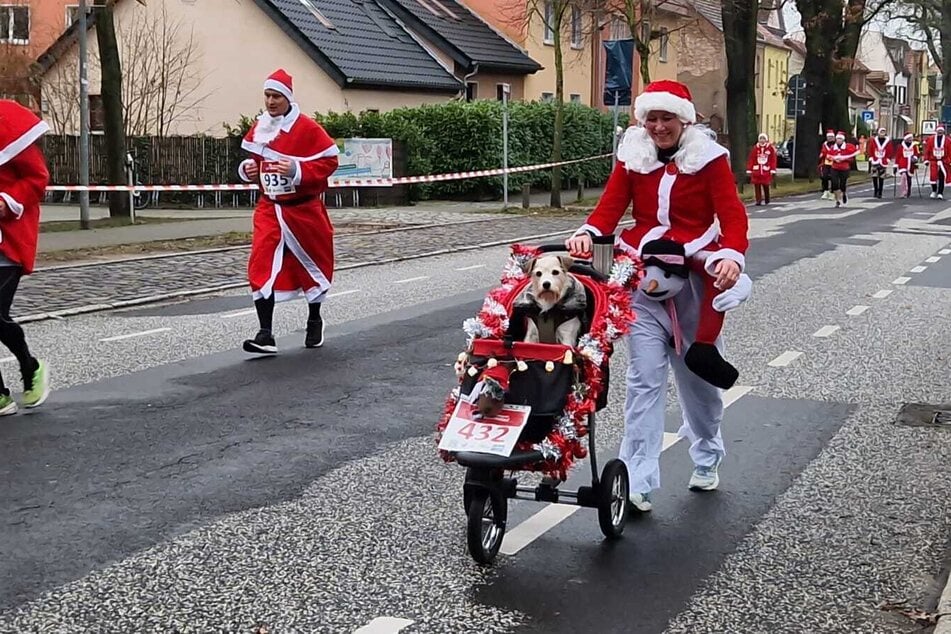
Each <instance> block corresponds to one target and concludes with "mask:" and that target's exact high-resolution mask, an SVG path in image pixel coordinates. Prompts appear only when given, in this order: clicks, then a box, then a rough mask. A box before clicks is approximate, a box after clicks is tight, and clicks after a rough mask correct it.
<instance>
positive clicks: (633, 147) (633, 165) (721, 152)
mask: <svg viewBox="0 0 951 634" xmlns="http://www.w3.org/2000/svg"><path fill="white" fill-rule="evenodd" d="M729 154H730V152H729V151H728V150H727V149H726V148H725V147H723V146H722V145H720V144H719V143H717V142H716V133H715V132H713V130H711V129H710V128H708V127H706V126H704V125H697V124H694V125H688V126H685V127H684V131H683V133H682V134H681V136H680V149H679V150H677V153H676V154H674V163H675V164H676V165H677V167H678V169H680V171H681V172H683V173H684V174H695V173H697V172H699V171H700V170H701V169H703V168H704V167H706V165H707V164H708V163H709V162H710V161H713V160H714V159H717V158H719V157H721V156H729ZM617 158H618V160H619V161H621V162H622V163H624V167H625V168H626V169H627V170H628V171H631V172H637V173H638V174H649V173H651V172H653V171H654V170H656V169H658V168H660V167H663V164H662V163H661V162H660V161H658V160H657V146H656V145H654V141H653V140H651V138H650V135H649V134H648V133H647V129H646V128H644V127H642V126H632V127H630V128H628V129H627V131H626V132H625V133H624V137H622V138H621V142H620V143H619V144H618V149H617Z"/></svg>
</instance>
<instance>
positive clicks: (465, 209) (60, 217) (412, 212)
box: [39, 188, 602, 254]
mask: <svg viewBox="0 0 951 634" xmlns="http://www.w3.org/2000/svg"><path fill="white" fill-rule="evenodd" d="M601 191H602V190H601V189H600V188H599V189H588V190H586V191H585V198H596V197H597V196H600V194H601ZM576 198H577V194H576V192H573V191H565V192H563V193H562V204H563V205H571V204H573V203H574V202H575V199H576ZM549 199H550V194H549V193H548V192H540V193H538V194H533V195H532V197H531V205H532V206H533V207H544V206H547V205H548V203H549ZM509 206H511V207H520V206H521V197H518V198H517V199H516V198H515V197H510V198H509ZM501 209H502V201H501V200H497V201H488V202H468V201H461V202H457V201H442V200H432V201H423V202H420V203H417V204H416V205H410V206H402V207H364V208H346V209H329V210H328V212H329V213H330V218H331V221H333V223H334V224H335V225H343V224H400V225H428V224H446V223H453V222H459V221H463V220H475V219H478V218H492V217H494V216H496V215H499V212H500V211H501ZM251 215H252V210H251V209H248V208H244V209H240V208H239V209H228V208H223V209H208V208H205V209H152V208H149V209H145V210H142V211H140V212H138V213H137V217H139V218H172V219H175V221H174V222H163V223H158V224H145V225H132V226H127V227H104V228H100V229H88V230H85V231H83V230H75V231H49V232H42V233H40V239H39V253H40V254H43V253H50V252H54V251H65V250H69V249H90V248H98V247H109V246H117V245H123V244H142V243H145V242H155V241H166V240H181V239H183V238H198V237H204V236H216V235H223V234H226V233H230V232H250V231H251ZM89 217H90V219H100V218H108V217H109V210H108V208H106V207H100V206H90V209H89ZM505 217H509V216H508V215H506V216H505ZM69 220H76V221H78V220H79V206H78V205H60V204H53V203H48V204H45V205H43V208H42V216H41V222H56V221H69Z"/></svg>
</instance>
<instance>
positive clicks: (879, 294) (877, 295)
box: [872, 290, 892, 299]
mask: <svg viewBox="0 0 951 634" xmlns="http://www.w3.org/2000/svg"><path fill="white" fill-rule="evenodd" d="M891 294H892V292H891V290H882V291H878V292H877V293H875V294H874V295H872V297H874V298H875V299H885V298H886V297H888V296H889V295H891Z"/></svg>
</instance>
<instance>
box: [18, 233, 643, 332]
mask: <svg viewBox="0 0 951 634" xmlns="http://www.w3.org/2000/svg"><path fill="white" fill-rule="evenodd" d="M467 222H472V221H467ZM478 222H485V221H478ZM630 224H633V223H632V222H631V221H627V222H622V223H619V224H618V227H623V226H627V225H630ZM439 226H443V225H439ZM570 233H571V231H555V232H552V233H540V234H536V235H531V236H521V237H518V238H508V239H506V240H495V241H492V242H483V243H480V244H472V245H466V246H462V247H457V248H453V249H438V250H436V251H429V252H426V253H419V254H416V255H405V256H400V257H395V258H386V259H383V260H372V261H368V262H357V263H355V264H345V265H343V266H338V267H336V269H335V270H337V271H348V270H351V269H360V268H366V267H369V266H379V265H381V264H393V263H396V262H406V261H409V260H420V259H423V258H430V257H434V256H437V255H449V254H452V253H463V252H466V251H477V250H479V249H488V248H492V247H499V246H503V245H506V244H515V243H517V242H524V241H527V240H540V239H543V238H553V237H556V236H562V235H566V234H570ZM227 248H235V247H227ZM190 253H197V252H190ZM179 255H182V254H179ZM247 285H248V283H247V280H242V281H240V282H229V283H226V284H218V285H216V286H207V287H204V288H195V289H190V290H184V291H176V292H174V293H162V294H160V295H150V296H149V297H137V298H135V299H127V300H122V301H118V302H113V303H110V304H88V305H86V306H76V307H75V308H66V309H63V310H58V311H52V312H49V313H34V314H32V315H27V316H25V317H21V318H20V319H17V320H16V321H17V323H21V324H26V323H31V322H38V321H47V320H50V319H64V318H66V317H71V316H73V315H86V314H89V313H98V312H104V311H107V310H117V309H120V308H132V307H135V306H142V305H144V304H156V303H158V302H164V301H168V300H172V299H182V298H185V297H193V296H195V295H206V294H208V293H219V292H221V291H229V290H234V289H238V288H244V287H246V286H247Z"/></svg>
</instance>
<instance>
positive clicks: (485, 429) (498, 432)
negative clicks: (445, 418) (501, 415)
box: [459, 423, 509, 442]
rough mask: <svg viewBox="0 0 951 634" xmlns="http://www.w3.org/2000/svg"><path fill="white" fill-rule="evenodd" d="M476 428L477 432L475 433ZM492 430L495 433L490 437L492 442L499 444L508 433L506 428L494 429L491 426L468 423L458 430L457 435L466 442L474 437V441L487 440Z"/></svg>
mask: <svg viewBox="0 0 951 634" xmlns="http://www.w3.org/2000/svg"><path fill="white" fill-rule="evenodd" d="M477 426H478V431H476V427H477ZM493 430H494V431H495V435H494V436H493V437H492V442H501V441H502V439H503V438H505V436H506V434H508V433H509V430H508V428H507V427H494V426H493V425H477V424H476V423H469V424H467V425H465V426H464V427H463V428H462V429H460V430H459V435H460V436H462V437H463V438H465V439H466V440H472V437H473V436H475V439H476V440H489V435H490V434H491V433H492V432H493Z"/></svg>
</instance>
